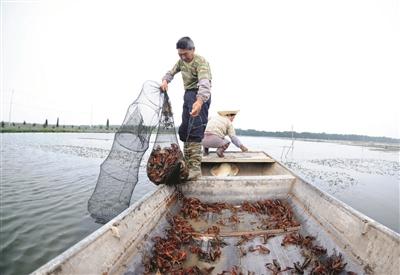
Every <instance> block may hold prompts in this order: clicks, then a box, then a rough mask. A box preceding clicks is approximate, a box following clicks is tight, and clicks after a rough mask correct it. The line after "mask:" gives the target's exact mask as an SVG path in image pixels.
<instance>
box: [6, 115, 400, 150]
mask: <svg viewBox="0 0 400 275" xmlns="http://www.w3.org/2000/svg"><path fill="white" fill-rule="evenodd" d="M119 127H120V125H109V126H105V125H92V126H90V125H58V126H57V125H51V124H49V125H42V124H36V123H11V125H8V123H7V124H6V123H4V122H2V124H1V128H0V133H115V132H117V131H118V129H119ZM236 133H237V135H239V136H252V137H276V138H287V139H292V138H293V139H295V140H305V141H323V142H327V141H328V142H329V141H330V142H335V143H342V144H349V145H356V146H368V147H376V148H377V150H385V151H386V150H396V151H397V150H400V139H395V138H389V137H372V136H363V135H346V134H327V133H310V132H301V133H299V132H291V131H284V132H266V131H258V130H253V129H249V130H243V129H236Z"/></svg>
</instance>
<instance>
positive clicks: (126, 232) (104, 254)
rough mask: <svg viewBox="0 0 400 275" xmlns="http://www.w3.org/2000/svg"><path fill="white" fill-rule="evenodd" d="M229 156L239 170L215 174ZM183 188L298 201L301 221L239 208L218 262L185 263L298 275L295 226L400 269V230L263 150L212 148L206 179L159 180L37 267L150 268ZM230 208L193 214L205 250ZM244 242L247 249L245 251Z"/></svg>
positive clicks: (332, 249)
mask: <svg viewBox="0 0 400 275" xmlns="http://www.w3.org/2000/svg"><path fill="white" fill-rule="evenodd" d="M222 163H224V164H226V163H228V164H231V165H232V167H234V166H235V168H237V169H236V172H235V175H230V174H229V173H228V175H225V176H224V175H222V176H213V175H212V171H213V169H214V170H215V169H216V167H217V166H218V165H220V164H222ZM213 174H215V173H213ZM182 194H183V196H185V197H186V198H188V197H195V198H198V199H200V200H201V201H202V202H208V203H212V202H227V203H230V204H232V205H239V204H240V203H241V202H244V201H249V202H255V201H260V200H276V199H279V200H280V201H284V202H286V203H287V204H288V205H289V206H290V207H291V209H292V211H293V213H294V216H295V217H296V219H297V220H298V221H299V223H300V225H299V226H294V227H286V228H284V229H273V228H272V229H268V227H267V228H264V229H260V226H258V223H259V220H257V219H258V218H260V216H259V215H251V214H249V213H247V212H238V216H239V219H240V222H239V223H236V224H232V223H231V224H230V225H227V226H220V228H221V231H220V232H219V237H220V238H222V239H223V240H224V241H225V242H226V244H227V245H226V246H224V247H223V248H222V250H221V251H222V253H221V255H220V257H219V258H218V259H216V260H215V261H213V262H202V261H200V260H199V259H198V258H196V257H190V258H188V259H187V261H188V263H186V266H189V265H197V266H198V267H199V268H208V267H210V266H212V267H213V269H212V270H211V268H210V269H208V270H209V272H210V274H239V273H238V272H236V273H234V271H235V270H236V271H237V270H239V269H240V270H241V271H242V273H243V274H273V273H274V272H273V271H272V270H275V274H278V273H277V272H278V271H279V270H278V268H277V266H276V265H277V263H279V265H280V266H281V272H280V273H279V274H292V271H291V270H288V271H282V270H283V269H284V267H294V263H296V262H298V264H301V263H302V262H303V260H304V251H303V252H302V249H300V248H299V247H298V246H296V245H282V242H283V240H284V238H285V236H286V235H287V234H289V232H291V231H294V232H299V233H300V234H301V235H302V236H306V235H308V236H314V237H315V240H314V242H315V243H316V244H318V246H321V247H324V248H325V249H326V251H327V252H326V254H327V255H333V254H335V255H339V253H340V254H341V255H342V256H343V262H345V263H346V266H345V269H346V270H347V271H352V272H354V273H356V274H399V270H400V265H399V259H400V246H399V240H400V235H399V234H397V233H395V232H393V231H392V230H390V229H388V228H387V227H385V226H383V225H381V224H379V223H378V222H376V221H374V220H372V219H370V218H369V217H367V216H365V215H363V214H361V213H359V212H358V211H356V210H354V209H353V208H351V207H349V206H348V205H346V204H344V203H343V202H341V201H339V200H337V199H335V198H333V197H332V196H330V195H328V194H327V193H325V192H323V191H321V190H319V189H318V188H317V187H315V186H313V185H312V184H310V183H308V182H306V181H305V180H303V179H302V178H301V177H299V176H297V175H296V174H294V173H293V172H292V171H290V170H289V169H288V168H286V167H285V166H284V165H283V164H281V163H279V162H278V161H276V160H274V159H273V158H271V157H270V156H268V155H267V154H265V153H264V152H246V153H242V152H227V153H226V154H225V157H224V158H218V157H217V156H216V155H215V154H213V153H211V154H210V155H209V156H207V157H204V158H203V162H202V177H201V178H200V179H198V180H196V181H191V182H187V183H185V184H182V185H180V186H179V187H173V186H159V188H157V189H156V190H155V191H154V192H151V193H149V194H148V195H146V196H145V197H144V198H143V199H142V200H140V201H138V202H136V203H134V204H133V205H131V207H129V208H128V209H127V210H125V211H124V212H122V213H121V214H120V215H118V216H117V217H116V218H114V219H113V220H111V221H110V222H109V223H107V224H106V225H104V226H103V227H101V228H100V229H98V230H97V231H95V232H94V233H92V234H91V235H90V236H88V237H87V238H85V239H83V240H82V241H80V242H79V243H77V244H76V245H74V246H73V247H71V248H70V249H68V250H67V251H65V252H64V253H62V254H61V255H59V256H58V257H56V258H55V259H53V260H51V261H50V262H48V263H47V264H45V265H44V266H42V267H41V268H39V269H38V270H36V271H35V272H33V274H104V275H105V274H143V273H144V272H145V267H144V264H143V262H144V261H145V259H146V257H147V258H148V257H149V255H151V253H152V248H153V245H154V240H155V238H154V237H155V236H164V235H165V229H166V228H168V227H169V226H170V225H169V224H168V222H167V219H168V217H170V216H171V215H174V214H176V213H178V212H179V211H180V209H181V207H182V200H181V199H179V198H180V196H181V195H182ZM231 215H232V213H228V212H222V213H211V214H210V213H209V214H207V215H205V216H204V217H203V218H202V219H200V221H199V220H198V219H197V220H196V219H192V220H190V219H188V221H189V222H190V224H191V225H192V226H193V228H194V229H195V231H196V232H195V233H196V234H195V235H196V236H197V237H198V239H199V240H200V241H201V242H202V246H203V247H204V249H205V250H207V243H208V242H209V241H210V239H212V238H213V237H215V235H213V234H207V233H206V231H205V229H207V228H209V227H210V226H212V225H216V223H217V221H221V220H224V219H225V221H226V220H227V219H228V218H229V217H230V216H231ZM220 224H221V223H220ZM271 235H273V236H274V237H272V238H269V239H268V240H267V241H266V242H265V236H269V237H270V236H271ZM241 236H253V238H249V240H248V241H247V242H246V243H245V244H243V245H241V247H242V248H240V246H239V245H238V243H239V241H238V240H240V238H242V237H241ZM263 236H264V241H263V238H262V237H263ZM261 246H265V247H267V248H268V249H269V250H270V252H269V253H268V254H266V253H261V251H258V252H257V251H255V249H254V248H257V247H258V248H260V247H261ZM243 247H244V249H245V250H246V251H247V253H242V252H243V251H241V250H240V249H242V250H243ZM251 248H252V249H253V251H252V252H251V250H250V249H251ZM315 264H316V263H310V265H309V266H308V267H307V268H305V269H304V272H305V273H307V274H308V273H310V272H311V270H312V269H313V265H315ZM234 269H235V270H234ZM229 271H231V272H229ZM153 273H157V272H156V271H155V272H153ZM161 273H162V272H160V271H158V274H161ZM340 274H346V273H345V272H344V271H343V272H341V273H340ZM350 274H351V273H350Z"/></svg>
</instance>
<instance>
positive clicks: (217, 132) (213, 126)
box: [202, 111, 248, 158]
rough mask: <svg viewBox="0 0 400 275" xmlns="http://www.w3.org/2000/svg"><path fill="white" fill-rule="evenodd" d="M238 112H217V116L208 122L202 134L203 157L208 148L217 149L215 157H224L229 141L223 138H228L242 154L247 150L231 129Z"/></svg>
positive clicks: (233, 129)
mask: <svg viewBox="0 0 400 275" xmlns="http://www.w3.org/2000/svg"><path fill="white" fill-rule="evenodd" d="M238 112H239V111H219V112H218V116H216V117H212V118H211V119H209V120H208V123H207V127H206V130H205V133H204V138H203V140H202V144H203V147H204V153H203V154H204V155H205V156H207V155H208V153H209V148H217V155H218V156H219V157H220V158H222V157H224V151H225V150H226V149H227V148H228V147H229V145H230V141H229V140H227V139H226V138H225V136H229V138H230V139H231V141H232V143H233V144H235V145H236V146H237V147H238V148H240V150H242V152H247V151H248V149H247V148H246V146H244V145H243V144H242V143H241V142H240V140H239V138H238V137H237V136H236V133H235V128H233V124H232V122H233V120H234V119H235V116H236V114H237V113H238Z"/></svg>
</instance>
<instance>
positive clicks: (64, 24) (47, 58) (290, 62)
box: [1, 0, 400, 138]
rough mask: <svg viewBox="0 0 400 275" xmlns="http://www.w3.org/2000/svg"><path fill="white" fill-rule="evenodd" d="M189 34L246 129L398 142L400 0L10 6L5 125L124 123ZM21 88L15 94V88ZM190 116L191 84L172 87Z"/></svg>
mask: <svg viewBox="0 0 400 275" xmlns="http://www.w3.org/2000/svg"><path fill="white" fill-rule="evenodd" d="M182 36H190V37H191V38H192V39H193V40H194V42H195V45H196V52H197V53H198V54H200V55H202V56H204V57H205V58H206V59H207V60H208V61H209V63H210V66H211V70H212V75H213V82H212V83H213V87H212V104H211V108H210V115H213V114H215V113H216V111H218V110H224V109H240V113H239V114H238V116H237V117H236V120H235V122H234V124H235V126H236V127H237V128H242V129H257V130H266V131H286V130H291V128H292V127H293V128H294V130H295V131H298V132H304V131H308V132H326V133H339V134H362V135H373V136H389V137H397V138H399V137H400V129H399V128H400V108H399V102H400V15H399V2H398V1H393V0H388V1H385V0H376V1H368V0H360V1H352V0H344V1H340V0H335V1H322V0H315V1H299V0H294V1H285V0H283V1H251V0H249V1H243V0H242V1H204V0H203V1H189V0H186V1H172V0H168V1H165V0H164V1H163V0H160V1H149V0H146V1H98V0H96V1H95V0H94V1H85V0H80V1H78V0H77V1H73V0H68V1H59V0H52V1H41V0H40V1H3V0H1V108H2V111H1V115H2V118H1V120H4V121H7V122H8V120H9V114H10V103H11V95H12V94H13V97H12V111H11V120H12V121H17V122H22V121H24V120H25V121H26V122H37V123H43V122H44V120H45V119H46V118H47V119H48V120H49V123H55V122H56V119H57V117H59V118H60V124H105V122H106V120H107V118H109V119H110V123H111V124H120V123H121V122H122V121H123V119H124V116H125V112H126V109H127V107H128V106H129V104H130V103H132V102H133V101H134V100H135V98H136V97H137V95H138V93H139V92H140V89H141V86H142V84H143V82H144V81H146V80H156V81H161V78H162V76H163V75H164V74H165V72H166V71H167V70H169V69H170V68H171V67H172V66H173V65H174V64H175V62H176V61H177V60H178V55H177V52H176V49H175V45H176V41H177V40H178V39H179V38H180V37H182ZM12 91H14V92H12ZM169 93H170V97H171V100H172V104H173V109H174V112H175V121H176V122H177V123H180V113H181V109H182V107H181V106H182V97H183V93H184V91H183V84H182V79H181V75H180V74H179V75H177V76H176V77H175V79H174V81H173V82H172V83H171V85H170V90H169Z"/></svg>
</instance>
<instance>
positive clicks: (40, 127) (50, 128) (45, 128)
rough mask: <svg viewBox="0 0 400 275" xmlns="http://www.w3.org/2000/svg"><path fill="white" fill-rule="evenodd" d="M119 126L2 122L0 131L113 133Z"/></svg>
mask: <svg viewBox="0 0 400 275" xmlns="http://www.w3.org/2000/svg"><path fill="white" fill-rule="evenodd" d="M118 127H119V126H116V125H110V126H109V127H106V126H104V125H93V126H89V125H58V126H57V125H52V124H48V125H44V124H37V123H11V124H10V125H8V123H4V124H3V123H2V124H1V127H0V132H1V133H24V132H25V133H113V132H116V131H117V130H118Z"/></svg>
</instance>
